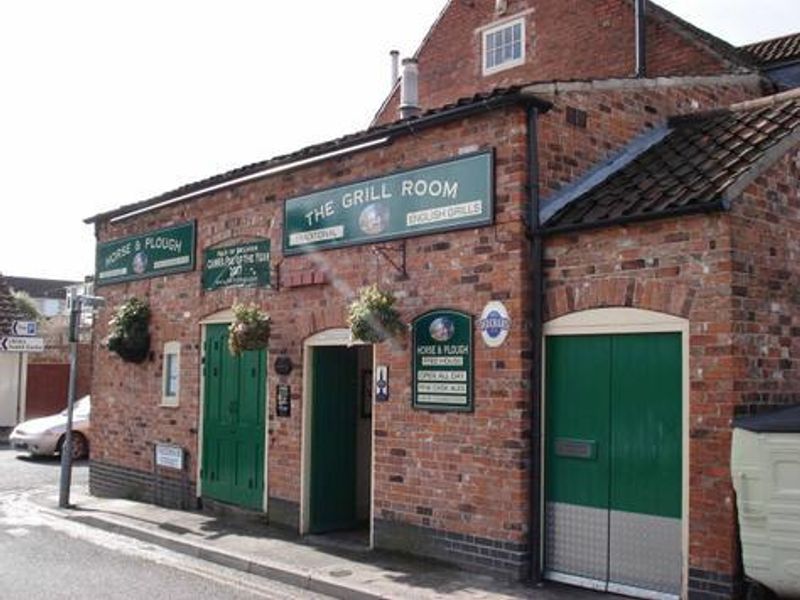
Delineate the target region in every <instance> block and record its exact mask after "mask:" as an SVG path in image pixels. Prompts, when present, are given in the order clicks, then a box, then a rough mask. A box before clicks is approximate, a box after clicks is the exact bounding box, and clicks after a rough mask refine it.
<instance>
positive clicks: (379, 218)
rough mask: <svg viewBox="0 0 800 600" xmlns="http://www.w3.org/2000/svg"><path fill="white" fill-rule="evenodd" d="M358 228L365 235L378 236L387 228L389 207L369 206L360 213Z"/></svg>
mask: <svg viewBox="0 0 800 600" xmlns="http://www.w3.org/2000/svg"><path fill="white" fill-rule="evenodd" d="M358 226H359V227H360V228H361V231H363V232H364V233H366V234H367V235H378V234H379V233H381V232H383V230H384V229H386V228H387V227H388V226H389V207H388V206H385V205H383V204H370V205H369V206H368V207H367V208H365V209H364V210H362V211H361V215H360V216H359V217H358Z"/></svg>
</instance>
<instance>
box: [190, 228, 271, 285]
mask: <svg viewBox="0 0 800 600" xmlns="http://www.w3.org/2000/svg"><path fill="white" fill-rule="evenodd" d="M269 269H270V261H269V240H261V241H258V242H250V243H247V244H238V245H233V246H225V247H220V248H206V250H205V251H204V253H203V289H206V290H216V289H219V288H223V287H266V286H268V285H269V283H270V273H269Z"/></svg>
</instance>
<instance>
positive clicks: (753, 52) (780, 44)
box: [742, 33, 800, 65]
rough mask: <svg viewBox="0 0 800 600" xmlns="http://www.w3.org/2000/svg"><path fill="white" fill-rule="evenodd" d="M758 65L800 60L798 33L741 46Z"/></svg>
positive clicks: (799, 36)
mask: <svg viewBox="0 0 800 600" xmlns="http://www.w3.org/2000/svg"><path fill="white" fill-rule="evenodd" d="M742 50H744V51H745V52H747V53H748V54H749V55H750V56H752V57H753V58H754V59H755V60H756V62H758V64H760V65H768V64H771V63H777V62H784V61H792V60H800V33H792V34H790V35H784V36H783V37H779V38H773V39H771V40H763V41H761V42H755V43H753V44H747V45H746V46H742Z"/></svg>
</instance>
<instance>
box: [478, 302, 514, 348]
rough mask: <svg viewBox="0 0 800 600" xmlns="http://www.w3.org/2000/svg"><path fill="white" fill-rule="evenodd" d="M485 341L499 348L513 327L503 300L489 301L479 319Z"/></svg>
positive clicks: (491, 346)
mask: <svg viewBox="0 0 800 600" xmlns="http://www.w3.org/2000/svg"><path fill="white" fill-rule="evenodd" d="M478 329H480V332H481V337H483V341H484V342H485V343H486V345H487V346H489V347H490V348H497V347H498V346H500V345H502V344H503V342H505V341H506V338H507V337H508V331H509V330H510V329H511V319H510V318H509V316H508V311H507V310H506V307H505V306H504V305H503V303H502V302H489V303H488V304H487V305H486V306H485V307H484V308H483V312H482V313H481V318H480V319H479V320H478Z"/></svg>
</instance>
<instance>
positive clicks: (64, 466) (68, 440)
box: [58, 288, 81, 508]
mask: <svg viewBox="0 0 800 600" xmlns="http://www.w3.org/2000/svg"><path fill="white" fill-rule="evenodd" d="M69 297H70V306H71V309H70V311H69V391H68V393H67V429H66V432H65V433H64V443H63V444H62V446H61V482H60V487H59V494H58V505H59V506H60V507H61V508H69V489H70V486H71V484H72V412H73V408H74V406H75V384H76V380H77V378H78V368H77V367H78V327H79V326H80V318H81V301H80V300H79V298H78V294H77V291H76V290H75V289H74V288H73V289H70V290H69Z"/></svg>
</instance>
